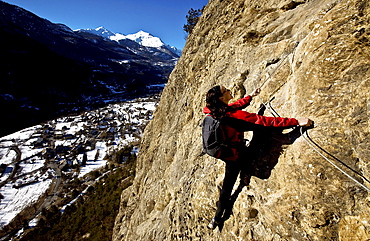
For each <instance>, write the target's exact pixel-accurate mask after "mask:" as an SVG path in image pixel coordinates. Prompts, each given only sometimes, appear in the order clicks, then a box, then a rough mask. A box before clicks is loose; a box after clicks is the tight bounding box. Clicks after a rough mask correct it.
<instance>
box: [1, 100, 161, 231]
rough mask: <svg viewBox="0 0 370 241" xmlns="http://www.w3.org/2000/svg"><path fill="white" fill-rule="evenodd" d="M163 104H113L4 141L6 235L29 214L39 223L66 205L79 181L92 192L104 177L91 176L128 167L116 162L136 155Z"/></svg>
mask: <svg viewBox="0 0 370 241" xmlns="http://www.w3.org/2000/svg"><path fill="white" fill-rule="evenodd" d="M158 101H159V96H152V97H150V98H141V99H136V100H134V101H129V102H123V103H118V104H109V105H108V106H106V107H103V108H100V109H96V110H91V111H86V112H83V113H80V114H76V115H69V116H67V117H62V118H59V119H55V120H50V121H47V122H45V123H42V124H40V125H36V126H33V127H29V128H26V129H24V130H21V131H18V132H16V133H13V134H10V135H8V136H5V137H2V138H0V231H1V230H2V229H3V228H4V227H5V226H7V225H9V224H11V223H12V222H14V220H16V217H17V216H19V215H20V214H22V213H24V212H25V209H27V210H28V212H29V213H28V215H29V216H31V217H33V218H36V219H37V214H38V213H39V212H40V210H41V209H42V208H45V207H47V206H50V205H51V204H55V203H56V202H63V201H60V200H61V199H63V198H64V196H63V195H67V194H65V193H63V194H62V193H61V190H62V189H63V188H62V186H63V185H65V184H66V183H68V182H72V181H73V180H76V179H78V180H80V182H81V181H82V182H84V187H87V186H88V185H89V184H91V183H93V181H94V178H95V179H96V178H98V176H99V175H102V174H103V172H102V171H101V172H99V173H98V174H95V176H94V177H93V178H92V177H91V175H88V174H91V173H92V172H94V171H96V170H105V171H108V170H109V168H108V166H109V165H112V166H114V165H119V164H122V163H124V162H125V158H127V157H125V156H119V158H120V160H117V158H115V159H114V158H113V159H114V160H115V163H111V162H112V160H113V159H112V156H114V155H115V153H116V152H117V151H119V150H122V149H124V148H125V147H128V146H130V148H131V149H130V151H131V153H133V154H135V153H136V152H137V151H138V147H139V145H138V144H139V141H140V138H141V135H142V133H143V131H144V128H145V126H146V125H147V123H148V122H149V121H150V120H151V119H152V116H153V112H154V110H155V108H156V105H157V104H158ZM75 196H76V195H75ZM58 200H59V201H58ZM64 202H65V201H64ZM64 204H65V205H68V203H64ZM30 210H32V211H30ZM36 221H37V220H36ZM36 221H35V222H36ZM30 225H32V221H31V224H30Z"/></svg>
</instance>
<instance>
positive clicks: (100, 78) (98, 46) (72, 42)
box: [0, 2, 179, 136]
mask: <svg viewBox="0 0 370 241" xmlns="http://www.w3.org/2000/svg"><path fill="white" fill-rule="evenodd" d="M0 33H1V38H0V50H1V51H2V55H1V57H0V64H1V65H2V69H1V71H0V78H1V79H2V85H3V87H2V89H1V90H0V103H1V105H2V106H5V110H4V112H5V115H4V117H3V118H2V119H1V121H0V125H1V126H2V127H3V128H1V129H0V135H1V136H2V135H5V134H9V133H12V132H14V131H16V130H20V129H22V128H25V127H27V126H30V125H35V124H38V123H39V122H42V121H45V120H47V119H51V118H55V117H57V116H60V115H65V114H68V113H70V112H71V111H81V110H84V109H86V108H94V106H96V105H104V104H105V103H106V102H107V101H108V102H109V101H110V102H113V101H119V100H125V99H126V100H127V99H130V98H135V97H140V96H145V95H147V94H152V93H153V91H154V92H158V91H161V89H160V88H156V89H155V88H149V86H151V85H156V86H160V85H162V86H163V84H165V83H166V82H167V78H168V76H169V74H170V72H171V71H172V69H173V68H174V66H175V65H176V63H177V59H178V57H179V56H178V55H176V54H175V53H173V52H171V51H169V50H168V49H165V48H164V49H156V48H151V47H145V46H141V45H139V44H137V43H135V42H134V41H131V40H122V41H120V43H117V42H115V41H110V40H109V41H107V40H106V39H104V38H103V37H100V36H97V35H92V34H90V35H88V34H87V33H78V32H75V31H73V30H71V29H70V28H69V27H68V26H66V25H64V24H54V23H52V22H50V21H49V20H46V19H43V18H40V17H38V16H37V15H35V14H33V13H31V12H29V11H26V10H24V9H22V8H20V7H17V6H15V5H11V4H7V3H5V2H0Z"/></svg>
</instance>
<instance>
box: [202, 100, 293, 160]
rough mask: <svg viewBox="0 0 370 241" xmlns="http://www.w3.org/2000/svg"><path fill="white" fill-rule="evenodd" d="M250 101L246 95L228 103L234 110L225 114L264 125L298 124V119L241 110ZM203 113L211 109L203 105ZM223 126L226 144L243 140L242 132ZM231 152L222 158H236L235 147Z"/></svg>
mask: <svg viewBox="0 0 370 241" xmlns="http://www.w3.org/2000/svg"><path fill="white" fill-rule="evenodd" d="M251 101H252V97H251V96H249V95H248V96H246V97H244V98H242V99H240V100H238V101H236V102H234V103H231V104H229V106H232V107H234V108H235V110H233V111H230V112H227V116H228V117H232V118H235V119H239V120H243V121H246V122H249V123H253V124H257V125H262V126H266V127H291V126H292V127H293V126H296V125H298V121H297V120H296V119H294V118H283V117H267V116H262V115H257V114H255V113H249V112H246V111H243V110H242V109H244V108H245V107H247V106H248V105H249V104H250V102H251ZM203 113H205V114H211V111H210V110H209V109H208V108H207V107H204V109H203ZM225 128H226V130H224V134H225V135H226V139H227V140H229V141H228V144H230V145H231V146H240V145H241V144H242V143H243V142H244V132H240V131H238V130H236V129H234V128H232V127H229V126H227V125H225ZM233 152H234V155H233V156H231V157H229V158H224V159H226V160H236V159H237V158H238V151H237V149H235V150H234V151H233Z"/></svg>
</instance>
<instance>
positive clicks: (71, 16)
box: [3, 0, 208, 49]
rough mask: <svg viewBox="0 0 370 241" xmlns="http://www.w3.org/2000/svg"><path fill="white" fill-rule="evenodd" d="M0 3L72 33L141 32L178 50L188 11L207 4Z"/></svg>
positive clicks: (150, 0)
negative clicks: (88, 30)
mask: <svg viewBox="0 0 370 241" xmlns="http://www.w3.org/2000/svg"><path fill="white" fill-rule="evenodd" d="M3 1H4V2H7V3H10V4H13V5H17V6H19V7H22V8H24V9H26V10H28V11H30V12H32V13H34V14H36V15H38V16H40V17H42V18H46V19H48V20H49V21H51V22H53V23H63V24H65V25H67V26H68V27H70V28H71V29H73V30H75V29H81V28H97V27H100V26H104V27H105V28H106V29H108V30H110V31H113V32H116V33H122V34H132V33H136V32H138V31H139V30H143V31H146V32H149V33H151V34H152V35H154V36H156V37H160V38H161V39H162V40H163V42H165V43H166V44H169V45H172V46H175V47H177V48H180V49H182V48H183V47H184V45H185V39H184V38H185V34H184V31H183V30H182V27H183V25H184V24H185V23H186V17H185V16H186V15H187V13H188V11H189V9H190V8H193V9H199V8H202V7H203V6H205V5H207V3H208V0H63V1H62V0H3Z"/></svg>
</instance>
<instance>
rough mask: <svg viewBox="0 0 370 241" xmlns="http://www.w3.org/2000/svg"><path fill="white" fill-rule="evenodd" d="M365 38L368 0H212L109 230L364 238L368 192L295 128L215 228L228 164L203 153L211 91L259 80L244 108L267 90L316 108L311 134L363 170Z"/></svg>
mask: <svg viewBox="0 0 370 241" xmlns="http://www.w3.org/2000/svg"><path fill="white" fill-rule="evenodd" d="M369 47H370V3H369V1H361V0H311V1H309V0H306V1H305V0H296V1H290V0H289V1H284V0H283V1H282V0H265V1H263V0H210V1H209V3H208V5H207V6H206V8H205V10H204V13H203V15H202V17H201V18H200V20H199V22H198V24H197V25H196V27H195V29H194V31H193V33H192V35H190V36H189V38H188V40H187V43H186V47H185V49H184V51H183V56H182V57H181V59H180V60H179V63H178V65H177V67H176V68H175V70H174V71H173V72H172V74H171V76H170V80H169V82H168V85H167V86H166V88H165V90H164V92H163V95H162V98H161V102H160V104H159V106H158V109H157V110H156V112H155V115H154V119H153V121H151V123H150V124H149V126H148V127H147V128H146V130H145V134H144V138H143V141H142V147H141V152H140V154H139V158H138V159H139V160H138V164H137V176H136V178H135V182H134V184H133V185H132V186H131V187H130V188H129V189H127V190H126V191H125V192H124V193H122V197H121V211H120V214H119V215H118V216H117V219H116V224H115V230H114V235H113V239H114V240H116V241H118V240H252V239H254V240H259V241H264V240H368V239H369V238H370V223H369V222H370V208H369V206H370V202H369V201H370V200H369V197H368V193H367V191H366V190H365V189H364V188H363V187H361V186H360V185H358V184H356V183H355V182H353V181H352V180H350V179H349V178H348V177H347V176H345V175H343V174H342V173H341V172H339V171H338V170H337V169H335V168H334V167H333V166H331V165H330V164H329V163H328V162H327V161H326V160H324V159H323V158H322V157H321V156H320V155H318V154H317V153H316V152H315V151H314V150H313V149H312V148H311V147H310V146H309V145H308V144H307V143H306V142H305V141H304V139H303V138H302V137H299V138H298V139H296V140H295V142H294V143H293V144H291V145H285V146H283V152H282V153H281V154H280V156H279V159H278V163H277V164H276V165H275V167H274V169H273V170H272V172H271V175H270V176H269V178H267V179H265V180H262V179H259V178H256V177H252V180H251V185H250V187H249V189H244V190H243V191H242V192H241V194H240V195H239V197H238V200H237V201H236V203H235V205H234V209H233V211H234V213H233V215H232V216H231V218H230V219H229V220H227V221H226V222H225V225H224V227H223V229H222V230H219V229H215V230H212V231H211V230H208V229H207V228H206V226H207V224H208V222H209V221H210V219H211V218H212V217H213V215H214V211H215V206H216V201H217V198H218V194H219V190H220V187H221V183H222V179H223V172H224V163H223V162H222V161H219V160H216V159H214V158H211V157H207V156H202V157H199V154H200V152H201V128H200V124H201V121H202V119H203V117H204V115H203V114H202V107H203V106H204V105H205V102H204V99H205V93H206V92H207V91H208V89H209V88H211V87H212V86H214V85H216V84H222V85H225V86H226V87H228V88H230V89H231V90H232V92H233V94H234V96H235V98H236V99H237V98H240V97H242V96H244V95H245V94H248V93H250V92H252V91H253V90H254V89H255V88H256V87H261V88H262V93H261V95H260V98H255V99H254V100H253V104H252V105H251V106H250V107H248V108H247V111H250V112H256V111H257V110H258V107H259V105H260V103H261V102H262V101H263V102H268V101H269V100H271V99H272V98H273V97H275V99H274V100H273V101H272V102H271V105H272V107H273V108H274V109H275V110H276V111H277V112H278V113H279V114H280V115H281V116H284V117H302V116H303V117H309V118H312V119H313V120H314V121H315V124H316V127H315V128H314V129H312V130H309V135H310V136H311V138H312V139H313V140H314V141H315V142H317V143H318V144H319V145H320V146H321V147H322V148H324V149H325V150H327V151H328V152H330V153H331V154H333V155H334V156H336V157H337V158H338V159H340V160H342V161H343V162H345V163H346V164H347V165H348V166H350V167H351V168H352V169H354V170H356V171H357V172H358V173H360V174H362V175H364V176H365V177H369V176H370V167H369V161H370V154H369V146H370V136H369V131H370V127H369V115H370V98H369V97H370V80H369V79H370V75H369V74H370V68H369V67H370V48H369ZM265 114H266V115H270V114H269V112H268V111H266V112H265ZM325 155H326V154H325ZM345 170H346V171H347V172H348V173H350V174H351V175H352V176H355V177H356V176H357V175H356V174H354V173H353V172H351V171H350V170H348V169H345ZM357 179H358V180H360V182H361V183H363V184H364V185H368V184H366V182H363V181H361V178H357ZM368 186H369V185H368Z"/></svg>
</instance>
